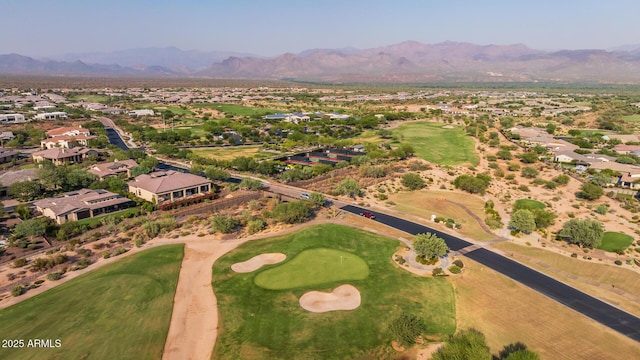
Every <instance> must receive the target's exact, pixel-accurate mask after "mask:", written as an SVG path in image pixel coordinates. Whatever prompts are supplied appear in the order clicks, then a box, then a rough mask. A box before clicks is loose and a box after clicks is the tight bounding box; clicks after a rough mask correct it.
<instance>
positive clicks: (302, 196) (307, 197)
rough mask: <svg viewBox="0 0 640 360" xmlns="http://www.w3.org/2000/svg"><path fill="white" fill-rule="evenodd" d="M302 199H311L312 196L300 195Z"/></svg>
mask: <svg viewBox="0 0 640 360" xmlns="http://www.w3.org/2000/svg"><path fill="white" fill-rule="evenodd" d="M300 197H301V198H303V199H307V200H309V199H311V195H309V194H307V193H302V194H300Z"/></svg>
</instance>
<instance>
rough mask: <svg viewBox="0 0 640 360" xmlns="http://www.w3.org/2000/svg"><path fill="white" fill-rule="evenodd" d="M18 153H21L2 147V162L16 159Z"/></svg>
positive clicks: (0, 153)
mask: <svg viewBox="0 0 640 360" xmlns="http://www.w3.org/2000/svg"><path fill="white" fill-rule="evenodd" d="M18 155H19V154H18V153H17V152H15V151H13V150H7V149H5V148H0V164H4V163H8V162H10V161H11V160H13V159H16V158H17V157H18Z"/></svg>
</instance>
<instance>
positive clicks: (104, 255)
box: [102, 251, 111, 259]
mask: <svg viewBox="0 0 640 360" xmlns="http://www.w3.org/2000/svg"><path fill="white" fill-rule="evenodd" d="M102 257H103V258H105V259H108V258H110V257H111V252H109V251H105V252H104V253H103V254H102Z"/></svg>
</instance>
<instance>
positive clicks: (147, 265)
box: [0, 245, 184, 360]
mask: <svg viewBox="0 0 640 360" xmlns="http://www.w3.org/2000/svg"><path fill="white" fill-rule="evenodd" d="M183 253H184V251H183V246H182V245H170V246H162V247H157V248H153V249H149V250H145V251H143V252H141V253H140V254H136V255H132V256H130V257H127V258H124V259H122V260H120V261H117V262H115V263H113V264H109V265H105V266H104V267H102V268H100V269H97V270H95V271H92V272H90V273H87V274H86V275H83V276H80V277H78V278H76V279H73V280H71V281H69V282H67V283H64V284H62V285H60V286H58V287H56V288H53V289H51V290H49V291H46V292H44V293H42V294H40V295H38V296H36V297H33V298H31V299H28V300H25V301H23V302H21V303H18V304H16V305H14V306H11V307H9V308H7V309H4V310H2V311H0V329H1V330H0V333H1V334H2V336H1V338H3V339H60V340H61V346H60V347H59V348H54V349H35V348H22V349H6V348H0V359H3V360H7V359H136V360H137V359H160V358H161V357H162V350H163V348H164V343H165V340H166V337H167V331H168V330H169V322H170V319H171V312H172V309H173V297H174V294H175V290H176V285H177V282H178V274H179V272H180V264H181V262H182V256H183Z"/></svg>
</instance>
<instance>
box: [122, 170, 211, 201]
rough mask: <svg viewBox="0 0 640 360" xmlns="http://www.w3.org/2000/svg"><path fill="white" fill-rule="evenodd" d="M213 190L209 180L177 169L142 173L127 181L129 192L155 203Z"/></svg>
mask: <svg viewBox="0 0 640 360" xmlns="http://www.w3.org/2000/svg"><path fill="white" fill-rule="evenodd" d="M213 190H214V188H213V183H212V182H211V181H210V180H208V179H206V178H203V177H201V176H197V175H193V174H186V173H181V172H177V171H158V172H153V173H151V174H144V175H140V176H138V177H136V178H135V180H133V181H130V182H129V192H130V193H132V194H134V195H135V196H137V197H139V198H142V199H145V200H147V201H150V202H152V203H155V204H162V203H166V202H173V201H176V200H181V199H185V198H188V197H193V196H198V195H204V194H207V193H210V192H212V191H213Z"/></svg>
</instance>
